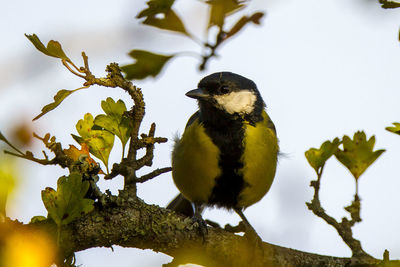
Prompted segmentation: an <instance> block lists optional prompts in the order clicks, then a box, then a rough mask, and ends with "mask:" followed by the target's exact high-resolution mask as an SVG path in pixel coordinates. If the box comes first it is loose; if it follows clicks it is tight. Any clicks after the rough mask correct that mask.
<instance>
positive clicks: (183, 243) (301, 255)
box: [25, 198, 400, 267]
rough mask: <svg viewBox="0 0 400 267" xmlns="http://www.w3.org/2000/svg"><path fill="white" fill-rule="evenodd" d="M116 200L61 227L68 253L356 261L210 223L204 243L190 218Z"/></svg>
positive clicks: (218, 262)
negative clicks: (115, 249)
mask: <svg viewBox="0 0 400 267" xmlns="http://www.w3.org/2000/svg"><path fill="white" fill-rule="evenodd" d="M117 203H119V204H118V206H116V207H115V206H114V207H111V206H109V207H103V208H101V209H100V208H99V209H97V210H95V211H93V212H91V213H89V214H87V215H84V216H82V217H80V218H79V219H78V220H77V221H74V222H72V223H71V224H69V225H66V226H65V227H63V229H62V232H61V242H60V244H61V249H62V251H63V252H64V255H65V256H66V255H70V254H71V253H73V252H77V251H82V250H85V249H88V248H93V247H111V246H112V245H119V246H122V247H132V248H140V249H152V250H153V251H155V252H162V253H164V254H167V255H170V256H172V257H174V264H176V263H181V264H182V263H189V262H190V263H196V264H202V265H205V266H208V267H209V266H249V265H248V264H249V262H251V264H252V266H280V267H285V266H296V267H298V266H300V267H308V266H310V267H311V266H312V267H314V266H349V264H351V261H352V259H350V258H340V257H330V256H322V255H317V254H311V253H307V252H302V251H298V250H294V249H289V248H284V247H280V246H276V245H272V244H269V243H266V242H264V243H263V244H262V250H263V253H258V252H257V249H259V248H257V247H255V246H254V244H253V243H252V242H249V240H248V239H247V238H246V237H243V236H238V235H235V234H232V233H229V232H227V231H224V230H223V229H220V228H209V229H208V237H207V239H206V241H205V243H203V238H202V236H200V235H199V234H198V233H199V232H198V231H197V230H198V229H197V227H198V225H197V223H194V222H193V221H192V219H191V218H188V217H184V216H181V215H177V214H176V213H175V212H173V211H170V210H167V209H164V208H160V207H158V206H155V205H148V204H146V203H144V202H143V201H142V200H140V199H137V198H129V199H128V200H127V201H125V202H123V201H122V202H121V201H120V202H118V201H117ZM32 226H35V227H39V228H45V229H46V230H47V231H49V230H50V232H51V233H52V234H53V235H55V234H56V233H55V232H56V227H55V225H54V224H53V223H50V222H49V220H46V221H41V222H37V223H34V224H30V225H25V227H32ZM238 255H240V256H238ZM378 264H383V263H382V261H378V260H376V261H375V262H374V263H370V264H367V265H363V266H378ZM387 264H400V261H388V262H387ZM172 265H173V264H171V265H170V266H172ZM380 266H383V265H380ZM385 266H391V265H385ZM393 266H395V265H393Z"/></svg>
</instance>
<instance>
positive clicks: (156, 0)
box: [136, 0, 175, 19]
mask: <svg viewBox="0 0 400 267" xmlns="http://www.w3.org/2000/svg"><path fill="white" fill-rule="evenodd" d="M174 2H175V0H150V1H147V3H146V4H147V5H148V8H146V9H144V10H142V11H141V12H140V13H139V14H138V15H137V16H136V17H137V18H139V19H140V18H143V17H153V16H155V15H157V14H160V13H166V12H168V11H169V10H170V9H171V7H172V5H173V4H174Z"/></svg>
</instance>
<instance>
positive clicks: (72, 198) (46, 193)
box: [42, 173, 94, 227]
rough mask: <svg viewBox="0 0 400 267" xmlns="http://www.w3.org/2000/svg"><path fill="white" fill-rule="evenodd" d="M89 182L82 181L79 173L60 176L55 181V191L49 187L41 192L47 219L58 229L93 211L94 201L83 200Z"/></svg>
mask: <svg viewBox="0 0 400 267" xmlns="http://www.w3.org/2000/svg"><path fill="white" fill-rule="evenodd" d="M88 189H89V182H88V181H82V176H81V175H80V174H79V173H71V174H70V175H69V176H62V177H60V178H59V179H58V181H57V191H55V190H54V189H53V188H51V187H46V189H45V190H42V200H43V203H44V206H45V207H46V209H47V212H48V217H49V218H51V219H53V221H54V222H55V223H56V224H57V225H58V226H59V227H60V226H61V225H65V224H68V223H70V222H72V221H73V220H75V219H77V218H78V217H80V216H81V215H82V214H85V213H88V212H90V211H92V210H93V208H94V206H93V203H94V200H92V199H87V198H85V194H86V193H87V191H88Z"/></svg>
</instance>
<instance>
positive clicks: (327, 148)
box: [304, 138, 340, 175]
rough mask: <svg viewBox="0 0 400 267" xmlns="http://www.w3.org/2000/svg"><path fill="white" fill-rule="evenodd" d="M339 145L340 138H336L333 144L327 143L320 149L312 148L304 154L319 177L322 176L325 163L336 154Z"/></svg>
mask: <svg viewBox="0 0 400 267" xmlns="http://www.w3.org/2000/svg"><path fill="white" fill-rule="evenodd" d="M339 144H340V141H339V138H335V139H334V140H333V141H332V142H331V141H325V142H324V143H323V144H322V145H321V147H320V148H319V149H317V148H310V149H309V150H307V151H306V152H305V153H304V154H305V156H306V158H307V160H308V163H309V164H310V165H311V167H313V168H314V170H315V172H316V173H317V175H319V174H320V172H321V170H322V168H323V167H324V165H325V162H326V161H327V160H328V159H329V158H330V157H331V156H332V155H333V154H334V153H335V152H336V150H337V149H338V146H339Z"/></svg>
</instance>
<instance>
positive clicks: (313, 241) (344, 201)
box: [0, 0, 400, 267]
mask: <svg viewBox="0 0 400 267" xmlns="http://www.w3.org/2000/svg"><path fill="white" fill-rule="evenodd" d="M377 2H378V1H373V0H353V1H345V0H324V1H320V0H303V1H295V0H281V1H276V0H271V1H262V0H253V1H251V3H250V4H249V6H248V8H246V9H244V10H243V11H242V13H241V14H251V13H252V12H254V11H265V12H266V13H267V15H266V17H265V18H264V19H263V23H262V25H261V26H253V25H251V26H248V27H246V28H245V29H244V31H242V32H241V33H240V34H238V36H236V37H234V38H232V40H230V41H229V42H227V43H226V44H225V45H223V46H222V47H221V50H220V51H219V55H220V57H219V58H217V59H213V60H211V62H210V63H209V65H208V69H207V70H206V71H205V72H199V71H198V70H197V69H196V68H197V66H198V64H199V61H198V59H197V58H195V57H191V56H187V57H185V56H181V57H177V58H174V59H172V60H171V62H169V63H168V65H167V68H166V69H165V70H163V71H162V73H161V75H160V76H159V77H158V78H157V79H153V78H149V79H146V80H143V81H134V84H135V85H137V86H139V87H141V88H142V89H143V93H144V97H145V101H146V107H147V110H146V117H145V119H144V122H143V124H142V128H141V129H142V131H143V132H147V131H148V129H149V126H150V124H151V123H152V122H155V123H156V124H157V130H156V135H158V136H164V137H167V138H168V139H169V140H170V141H169V142H168V143H166V144H161V145H158V146H157V147H156V150H155V155H156V156H155V160H154V165H153V168H159V167H165V166H169V165H170V153H171V150H172V145H173V142H172V139H173V137H174V136H175V135H176V134H177V133H178V134H179V133H182V132H183V129H184V126H185V124H186V121H187V119H188V118H189V117H190V115H191V114H192V113H193V112H195V111H196V109H197V105H196V103H195V101H193V99H189V98H187V97H186V96H185V95H184V94H185V92H187V91H189V90H190V89H193V88H196V85H197V83H198V81H199V80H200V79H201V78H202V77H204V76H206V75H207V74H211V73H213V72H218V71H232V72H235V73H238V74H241V75H243V76H245V77H247V78H250V79H252V80H253V81H255V83H256V84H257V86H258V88H259V90H260V92H261V94H262V96H263V98H264V100H265V102H266V104H267V111H268V113H269V114H270V116H271V118H272V119H273V121H274V123H275V125H276V128H277V132H278V137H279V139H280V147H281V151H282V152H283V153H284V156H282V157H281V158H280V160H279V166H278V169H277V174H276V177H275V181H274V184H273V185H272V188H271V190H270V191H269V193H268V194H267V195H266V196H265V197H264V198H263V199H262V200H261V201H260V202H259V203H257V204H255V205H253V206H251V207H249V208H248V209H247V210H246V211H245V215H246V216H247V218H248V220H249V221H250V222H251V223H252V225H253V226H254V228H255V229H256V230H257V231H258V233H259V234H260V236H261V237H262V239H263V240H264V241H266V242H269V243H272V244H276V245H280V246H285V247H290V248H294V249H298V250H303V251H308V252H313V253H318V254H324V255H333V256H350V255H351V252H350V250H349V249H348V248H347V246H346V245H345V244H344V243H343V241H342V240H341V239H340V237H339V236H338V234H337V233H336V230H334V229H333V228H332V227H331V226H329V225H327V224H326V223H325V222H324V221H322V220H321V219H320V218H318V217H316V216H315V215H313V214H312V213H311V212H310V211H309V210H307V207H306V205H305V202H307V201H310V200H311V199H312V194H313V191H312V189H311V188H310V187H309V183H310V181H311V180H312V179H315V174H314V171H313V169H312V168H311V167H310V166H309V165H308V163H307V161H306V159H305V157H304V152H305V151H306V150H308V149H309V148H310V147H319V146H320V145H321V144H322V142H324V141H325V140H332V139H333V138H335V137H342V136H343V135H349V136H352V135H353V134H354V133H355V132H356V131H358V130H364V131H365V132H366V133H367V136H368V137H370V136H372V135H375V137H376V149H386V152H385V153H384V154H383V155H382V156H381V157H380V158H379V159H378V160H377V161H376V162H375V163H374V164H373V165H372V166H371V167H370V168H369V169H368V170H367V171H366V172H365V173H364V174H363V175H362V176H361V178H360V179H359V195H360V197H361V199H362V204H361V205H362V211H361V217H362V219H363V221H362V222H361V223H359V224H357V225H356V226H355V227H354V228H353V232H354V236H355V237H356V238H357V239H359V240H360V241H361V243H362V246H363V248H364V250H365V251H366V252H367V253H369V254H371V255H373V256H374V257H378V258H381V257H382V255H383V251H384V250H385V249H388V250H389V252H390V257H391V258H393V259H400V245H399V242H398V240H399V239H400V233H399V231H398V225H399V223H400V214H399V212H398V206H399V205H398V203H400V194H398V190H399V188H400V179H399V178H400V177H399V169H398V166H399V164H398V163H399V159H400V136H396V135H394V134H392V133H389V132H387V131H386V130H385V127H387V126H390V125H391V123H392V122H396V121H397V122H399V121H400V112H399V109H398V99H399V98H400V93H399V85H400V75H399V70H400V48H399V42H398V31H399V25H400V9H399V10H383V9H381V8H380V6H379V4H378V3H377ZM144 7H145V1H127V0H116V1H113V2H112V3H111V2H110V1H104V0H98V1H93V0H88V1H84V2H82V1H79V2H78V1H76V0H73V1H65V2H64V3H57V5H54V3H53V2H52V1H49V0H42V1H34V2H32V1H26V0H20V1H7V2H5V3H4V4H3V9H4V10H7V12H4V13H5V14H4V15H3V16H2V17H0V31H1V33H2V42H1V49H0V59H1V60H0V80H1V83H0V130H1V131H2V132H3V133H4V134H6V135H7V134H8V133H11V131H12V128H13V125H15V124H16V123H21V122H24V121H26V122H29V124H30V125H31V127H32V128H33V129H34V130H35V131H36V132H37V133H38V134H39V135H44V134H45V133H47V132H50V133H51V134H52V135H55V136H56V137H57V140H59V141H61V142H62V143H63V145H64V146H65V147H67V146H68V144H75V143H74V140H73V139H72V137H71V136H70V134H71V133H76V131H75V124H76V122H77V121H78V120H79V119H81V118H83V115H84V114H85V113H86V112H90V113H92V114H94V115H96V114H99V113H102V111H101V108H100V102H101V100H103V99H105V98H107V97H113V98H114V99H115V100H117V99H123V100H124V101H125V103H127V105H129V103H130V99H129V98H128V96H127V95H126V94H125V93H122V92H121V91H119V90H116V89H109V88H100V87H94V88H90V89H88V90H82V91H79V92H77V93H75V94H74V95H71V96H70V97H69V98H68V99H67V100H65V101H64V102H63V103H62V104H61V105H60V106H59V108H58V109H56V110H54V111H52V112H50V113H48V114H46V115H45V116H44V117H42V118H41V119H40V120H38V121H37V122H33V123H32V122H30V120H31V119H32V118H33V117H35V116H36V115H37V114H39V113H40V110H41V108H42V107H43V106H44V105H46V104H48V103H50V102H51V101H52V97H53V96H54V95H55V93H56V92H57V91H58V90H60V89H75V88H78V87H80V86H81V83H82V81H81V80H79V79H78V78H76V77H73V76H72V75H71V74H70V73H69V72H68V71H67V70H65V69H64V68H63V67H62V65H61V64H60V62H59V61H58V60H56V59H54V58H49V57H46V56H44V55H42V54H41V53H40V52H38V51H37V50H35V49H34V47H33V46H32V45H31V43H30V42H29V41H28V40H27V39H26V38H25V37H24V33H28V34H32V33H36V34H38V36H39V37H40V38H41V39H42V41H43V42H47V41H48V40H50V39H53V40H58V41H59V42H61V44H62V45H63V48H64V51H66V53H67V55H68V56H70V58H71V59H72V60H73V61H74V62H76V63H77V64H81V62H82V61H81V58H80V53H81V51H85V52H86V54H87V55H88V57H89V63H90V66H91V69H92V71H93V72H94V73H95V74H96V75H98V76H101V75H104V69H105V66H106V65H107V64H109V63H110V62H118V63H120V64H128V63H131V62H132V60H131V59H130V58H129V57H128V55H127V54H128V52H129V51H130V50H132V49H147V50H150V51H154V52H159V53H174V52H181V51H194V52H200V51H201V48H200V47H199V46H198V45H197V44H196V43H194V42H192V41H191V40H186V38H184V37H182V36H180V35H175V34H170V33H165V32H162V31H159V30H157V29H153V28H150V27H147V26H143V25H140V24H139V22H138V21H137V20H136V19H135V15H136V14H137V13H138V12H139V11H140V10H141V9H143V8H144ZM175 7H176V9H177V12H178V14H180V15H181V17H182V19H183V20H184V21H185V22H186V23H187V25H188V28H189V29H190V31H191V32H193V33H194V34H196V35H197V36H198V37H199V38H204V36H205V35H204V31H203V29H204V27H205V25H206V23H207V8H206V7H205V5H204V4H202V3H201V2H200V1H194V0H192V1H176V3H175ZM232 19H233V20H232V21H234V20H235V19H238V16H234V17H233V18H232ZM232 21H231V23H232ZM115 147H116V149H115V151H113V152H112V154H111V158H110V162H116V161H118V160H119V158H120V153H121V152H120V148H119V146H118V144H115ZM42 149H43V148H42V147H41V144H40V143H38V142H37V143H35V145H34V147H33V148H32V150H33V151H34V152H35V153H36V155H40V154H39V153H41V152H40V151H41V150H42ZM20 164H21V178H20V181H19V182H18V187H17V191H16V192H15V193H14V195H13V196H12V197H11V198H10V200H9V203H8V214H9V216H11V217H12V218H18V219H19V220H21V221H23V222H26V223H27V222H29V220H30V218H31V217H32V216H35V215H44V216H45V215H46V210H45V208H44V206H43V204H42V202H41V197H40V191H41V190H42V189H44V188H45V187H46V186H52V187H55V186H56V181H57V178H58V177H60V176H62V175H65V174H66V171H65V170H63V169H60V168H58V167H45V168H43V167H41V166H38V165H36V164H35V163H31V162H26V161H23V160H21V161H20ZM110 165H111V164H110ZM148 170H151V168H148V169H147V170H146V171H148ZM100 186H101V188H102V189H103V190H105V189H107V188H110V189H111V190H112V191H113V192H114V193H116V192H117V190H118V188H121V186H122V179H121V178H116V179H114V180H112V181H107V182H106V181H100ZM321 187H322V188H321V192H320V198H321V202H322V205H323V207H324V208H325V210H326V211H327V213H328V214H330V215H332V216H334V217H335V218H336V219H338V220H339V219H340V218H342V217H343V216H345V215H346V213H345V211H344V210H343V207H344V206H347V205H349V204H350V202H351V200H352V198H353V194H354V190H355V183H354V179H353V178H352V176H351V174H350V173H349V172H348V171H347V170H346V169H345V168H344V167H343V166H342V165H341V164H340V163H339V162H338V161H337V160H336V159H334V158H332V159H330V160H329V161H328V163H327V165H326V167H325V169H324V175H323V178H322V185H321ZM177 193H178V191H177V189H176V188H175V186H174V184H173V182H172V178H171V175H170V174H163V175H161V176H159V177H157V178H156V179H153V180H152V181H149V182H147V183H145V184H142V185H138V194H139V196H140V197H141V198H143V199H144V200H145V201H146V202H147V203H149V204H157V205H160V206H165V205H166V204H167V203H168V202H169V201H170V200H171V199H172V198H173V197H174V196H175V195H176V194H177ZM204 217H205V218H208V219H211V220H213V221H217V222H219V223H220V224H221V225H225V224H226V223H231V224H234V223H237V222H238V221H239V218H238V216H237V215H236V214H234V213H230V212H226V211H223V210H219V209H211V210H207V211H206V212H205V214H204ZM168 261H170V257H168V256H166V255H163V254H160V253H154V252H152V251H149V250H146V251H143V250H138V249H130V248H129V249H128V248H120V247H117V246H116V247H114V251H112V250H111V249H109V248H108V249H106V248H93V249H89V250H86V251H82V252H79V253H77V262H78V264H82V266H84V267H91V266H100V267H101V266H160V265H161V264H162V263H167V262H168Z"/></svg>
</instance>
